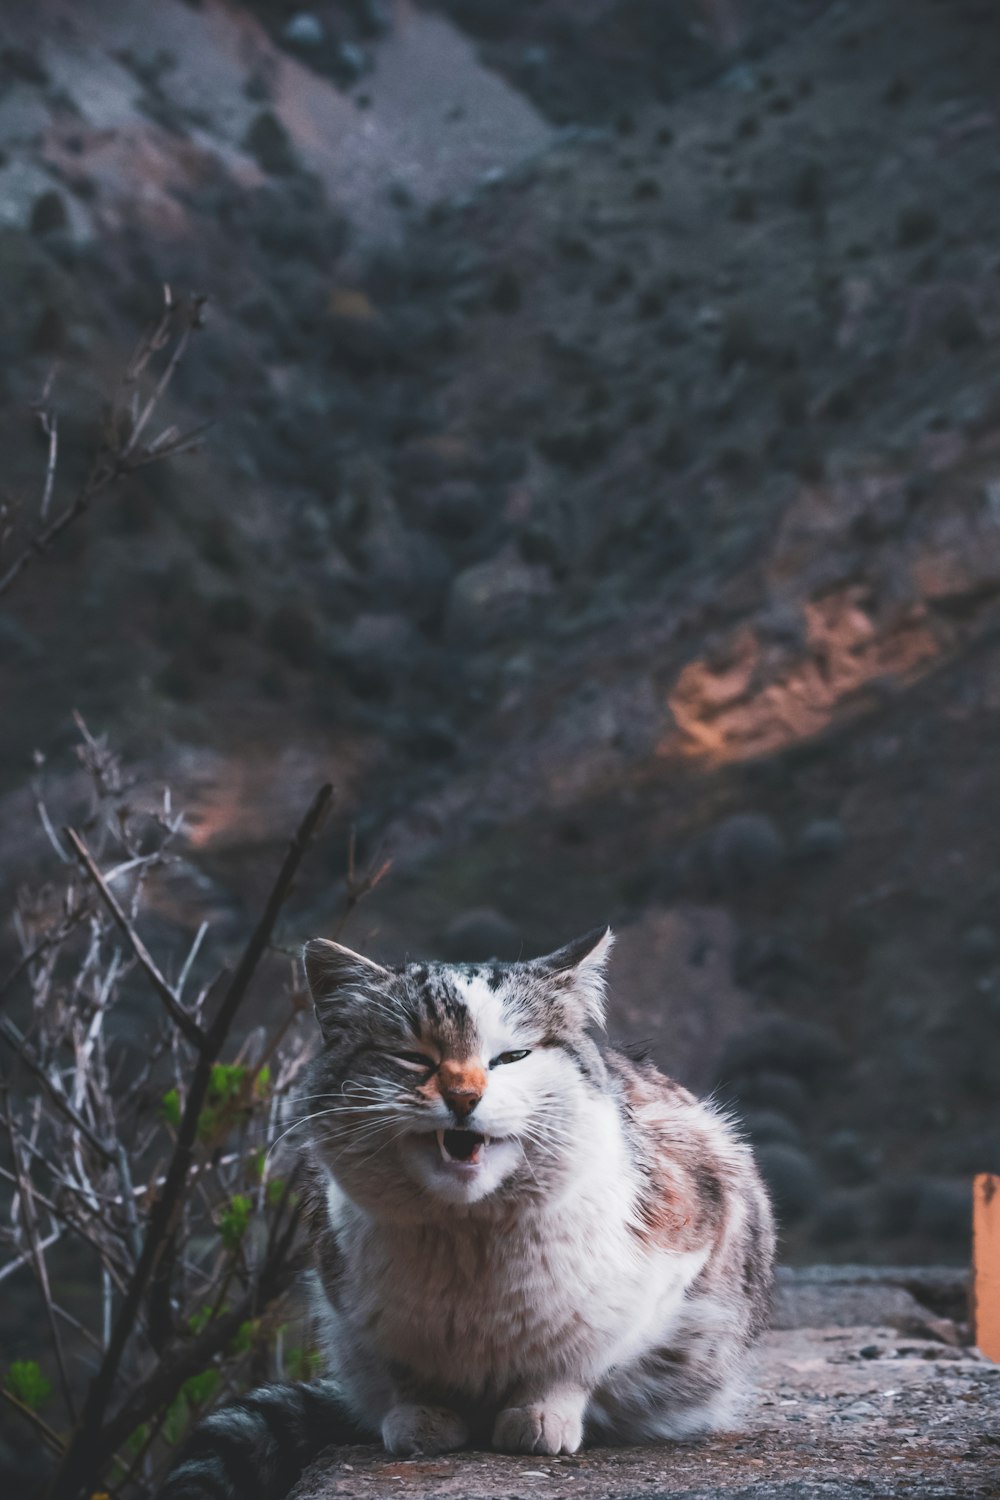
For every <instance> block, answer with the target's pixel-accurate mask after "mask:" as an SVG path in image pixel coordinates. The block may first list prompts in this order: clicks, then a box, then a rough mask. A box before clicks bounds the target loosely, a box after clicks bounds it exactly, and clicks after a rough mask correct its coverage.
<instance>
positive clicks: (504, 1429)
mask: <svg viewBox="0 0 1000 1500" xmlns="http://www.w3.org/2000/svg"><path fill="white" fill-rule="evenodd" d="M582 1442H583V1407H582V1403H581V1402H580V1401H579V1399H573V1400H568V1399H567V1400H559V1399H558V1398H557V1399H556V1400H554V1401H550V1402H549V1401H547V1402H539V1403H537V1404H536V1405H533V1406H508V1407H507V1409H506V1411H502V1412H501V1413H500V1415H499V1416H498V1417H497V1419H496V1424H495V1426H494V1428H493V1446H494V1448H500V1449H502V1450H503V1451H504V1452H505V1453H552V1454H555V1453H575V1452H576V1450H577V1449H578V1448H579V1446H580V1444H581V1443H582Z"/></svg>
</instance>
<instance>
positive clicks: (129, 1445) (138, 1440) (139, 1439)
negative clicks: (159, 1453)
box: [122, 1422, 149, 1453]
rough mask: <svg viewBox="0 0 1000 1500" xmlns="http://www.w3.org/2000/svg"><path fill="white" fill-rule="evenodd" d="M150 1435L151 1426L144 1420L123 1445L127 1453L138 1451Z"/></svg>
mask: <svg viewBox="0 0 1000 1500" xmlns="http://www.w3.org/2000/svg"><path fill="white" fill-rule="evenodd" d="M148 1436H149V1427H148V1425H147V1423H145V1422H143V1423H142V1425H141V1426H140V1427H137V1428H136V1429H135V1431H134V1432H130V1433H129V1435H128V1437H127V1438H126V1439H125V1442H124V1444H123V1445H122V1446H123V1447H124V1449H125V1451H126V1453H138V1452H139V1450H140V1449H141V1448H142V1446H143V1444H144V1443H145V1441H146V1439H147V1438H148Z"/></svg>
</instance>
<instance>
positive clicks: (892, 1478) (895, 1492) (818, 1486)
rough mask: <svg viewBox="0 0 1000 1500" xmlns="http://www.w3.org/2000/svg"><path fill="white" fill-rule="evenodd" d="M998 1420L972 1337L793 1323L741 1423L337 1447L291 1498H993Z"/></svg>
mask: <svg viewBox="0 0 1000 1500" xmlns="http://www.w3.org/2000/svg"><path fill="white" fill-rule="evenodd" d="M875 1284H876V1283H872V1285H875ZM862 1351H864V1352H863V1353H862ZM998 1430H1000V1367H998V1366H996V1365H993V1364H990V1363H989V1362H987V1361H986V1360H984V1359H983V1358H982V1356H980V1355H979V1354H978V1353H977V1352H976V1351H975V1350H969V1349H955V1348H950V1347H947V1346H945V1345H942V1344H937V1343H932V1342H929V1341H924V1340H918V1339H906V1338H901V1337H900V1335H899V1334H898V1333H897V1332H896V1331H895V1330H890V1329H887V1328H878V1327H876V1328H872V1327H857V1328H849V1329H847V1328H840V1329H837V1328H813V1329H792V1330H784V1331H776V1332H773V1333H770V1334H768V1335H767V1337H766V1339H765V1340H764V1343H763V1347H762V1351H761V1360H760V1369H759V1376H758V1393H757V1396H756V1398H755V1401H754V1404H753V1405H752V1407H751V1409H750V1411H749V1413H748V1419H747V1424H746V1428H745V1430H744V1431H743V1432H740V1433H735V1434H725V1435H718V1436H715V1437H712V1438H710V1439H707V1440H705V1441H702V1442H698V1443H691V1444H677V1443H671V1444H655V1445H651V1446H649V1447H647V1448H624V1449H593V1450H590V1451H587V1452H584V1453H581V1454H579V1455H578V1456H576V1457H574V1458H568V1459H538V1458H509V1457H506V1456H502V1455H499V1454H486V1453H462V1454H451V1455H447V1456H444V1457H441V1458H433V1459H414V1460H410V1461H405V1462H401V1461H400V1460H399V1459H394V1458H388V1457H386V1456H385V1455H383V1454H381V1453H378V1452H377V1451H376V1450H375V1449H374V1448H351V1449H341V1450H339V1451H338V1452H337V1453H336V1455H329V1456H328V1457H327V1458H326V1459H325V1460H321V1461H320V1463H319V1464H317V1465H316V1466H315V1468H314V1469H312V1470H311V1471H310V1472H309V1473H308V1474H307V1475H306V1476H305V1478H304V1479H303V1480H302V1482H301V1483H300V1484H299V1486H298V1487H297V1488H296V1489H295V1491H294V1492H293V1497H292V1500H340V1497H342V1496H343V1497H346V1496H350V1497H351V1500H361V1497H364V1496H367V1495H371V1496H373V1497H374V1496H379V1497H381V1496H385V1495H389V1494H391V1495H402V1496H405V1497H407V1500H431V1497H434V1500H437V1497H442V1500H443V1497H445V1496H454V1497H456V1500H457V1497H461V1500H479V1497H482V1500H486V1497H489V1500H522V1497H526V1496H538V1497H539V1500H549V1497H556V1496H573V1497H574V1500H619V1497H620V1500H658V1497H661V1496H668V1495H669V1496H674V1497H688V1500H695V1497H696V1496H697V1497H703V1500H713V1497H717V1500H751V1497H752V1500H765V1497H766V1500H821V1497H822V1500H848V1497H851V1500H853V1497H855V1496H857V1497H861V1496H867V1497H873V1496H877V1497H879V1500H890V1497H893V1500H894V1497H896V1496H900V1497H902V1496H914V1497H917V1496H919V1497H920V1500H946V1497H947V1500H952V1497H955V1500H957V1497H958V1496H963V1497H966V1500H977V1497H982V1500H986V1497H988V1496H996V1494H997V1493H998V1491H1000V1442H998V1440H997V1432H998Z"/></svg>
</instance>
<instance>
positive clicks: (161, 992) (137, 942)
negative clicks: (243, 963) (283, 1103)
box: [65, 828, 207, 1052]
mask: <svg viewBox="0 0 1000 1500" xmlns="http://www.w3.org/2000/svg"><path fill="white" fill-rule="evenodd" d="M65 833H66V837H67V838H68V839H69V841H70V843H71V844H72V846H73V848H74V850H75V852H76V856H77V858H78V859H79V861H80V863H81V864H82V866H83V868H84V870H85V871H86V872H87V874H88V876H89V877H90V879H91V880H92V881H93V883H94V885H95V886H96V888H97V892H98V895H99V896H100V898H101V900H102V901H103V902H104V905H105V906H106V907H107V909H108V911H109V912H110V914H111V917H112V919H113V921H114V922H115V923H116V925H117V926H118V928H119V929H120V930H121V932H122V933H123V934H124V936H125V937H126V939H127V940H128V943H129V946H130V947H131V949H132V952H133V953H134V954H135V956H136V959H137V960H138V963H139V967H140V968H141V969H142V971H143V973H144V974H145V975H146V977H147V978H148V979H149V981H150V983H151V984H152V986H153V989H154V990H155V991H156V994H157V995H158V996H159V999H160V1001H161V1003H162V1005H163V1007H164V1009H165V1010H166V1012H167V1014H168V1015H169V1017H170V1019H171V1020H172V1021H173V1022H174V1024H175V1025H176V1026H177V1028H178V1030H179V1031H181V1032H182V1033H183V1035H184V1036H185V1038H186V1039H187V1040H188V1041H189V1042H190V1043H191V1044H192V1046H194V1047H197V1048H198V1050H199V1051H200V1052H204V1051H205V1048H206V1046H207V1038H206V1036H205V1033H204V1032H203V1031H202V1029H201V1027H200V1026H199V1025H198V1023H197V1021H196V1020H195V1019H194V1017H193V1016H192V1015H191V1014H190V1013H189V1012H188V1011H187V1010H185V1008H184V1006H183V1005H182V1004H181V1002H180V1000H179V999H178V998H177V996H176V994H175V993H174V991H173V990H172V989H171V987H170V985H169V984H168V983H167V981H166V979H164V977H163V975H162V974H161V973H160V970H159V969H158V968H157V966H156V964H155V962H154V960H153V957H152V954H151V953H150V952H149V949H148V948H147V947H146V945H145V943H144V942H143V941H142V939H141V938H140V936H139V934H138V933H137V932H136V930H135V928H134V927H133V926H132V923H131V922H130V921H129V919H128V917H127V916H126V915H125V913H124V911H123V910H122V908H121V906H120V905H119V903H118V899H117V897H116V896H115V895H114V893H113V892H112V890H111V889H110V887H109V886H108V883H107V881H106V880H105V879H104V876H103V875H102V874H101V872H100V870H99V869H98V868H97V865H96V864H95V863H94V860H93V858H92V857H91V853H90V850H89V849H88V848H87V845H86V844H85V843H84V841H83V839H82V838H81V837H80V835H79V834H78V833H77V831H76V829H75V828H67V829H66V830H65Z"/></svg>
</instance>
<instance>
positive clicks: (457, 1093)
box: [438, 1061, 486, 1120]
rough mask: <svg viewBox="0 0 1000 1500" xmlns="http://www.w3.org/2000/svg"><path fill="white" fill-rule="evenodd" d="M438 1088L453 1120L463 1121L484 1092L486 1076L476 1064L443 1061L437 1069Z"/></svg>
mask: <svg viewBox="0 0 1000 1500" xmlns="http://www.w3.org/2000/svg"><path fill="white" fill-rule="evenodd" d="M438 1087H439V1089H440V1091H441V1098H442V1099H443V1100H444V1102H445V1104H447V1106H448V1108H449V1109H450V1110H451V1112H452V1114H453V1115H454V1116H455V1118H456V1119H458V1120H465V1119H468V1117H469V1115H471V1113H472V1111H473V1110H474V1109H475V1107H476V1105H477V1104H478V1103H479V1101H480V1099H481V1098H482V1097H483V1094H484V1093H485V1091H486V1074H485V1072H484V1071H483V1069H482V1068H481V1067H480V1066H479V1064H478V1063H456V1062H450V1061H445V1062H443V1063H442V1064H441V1066H440V1068H439V1069H438Z"/></svg>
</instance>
